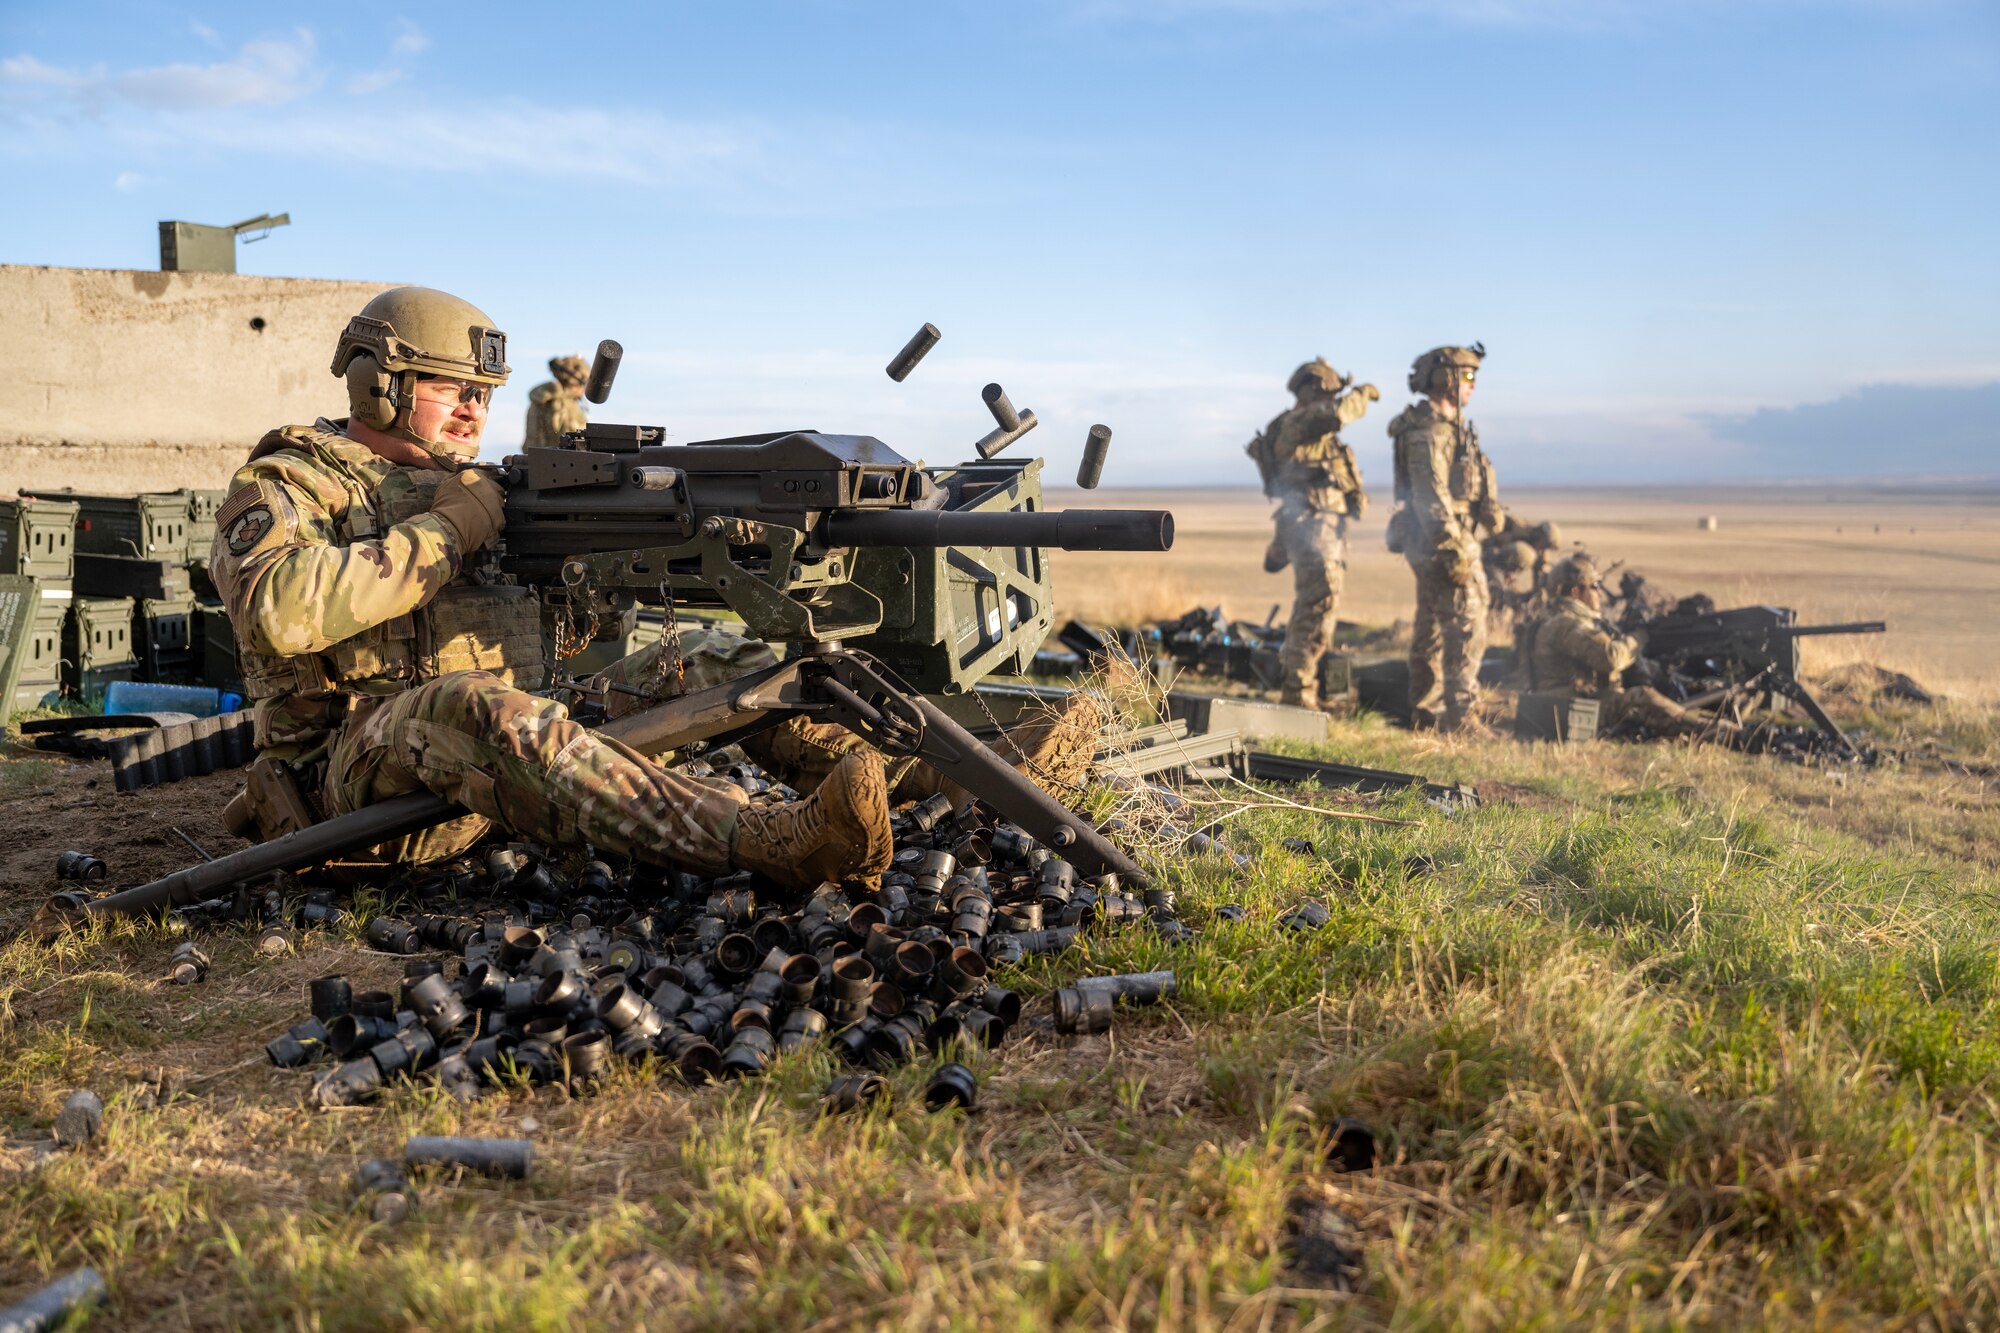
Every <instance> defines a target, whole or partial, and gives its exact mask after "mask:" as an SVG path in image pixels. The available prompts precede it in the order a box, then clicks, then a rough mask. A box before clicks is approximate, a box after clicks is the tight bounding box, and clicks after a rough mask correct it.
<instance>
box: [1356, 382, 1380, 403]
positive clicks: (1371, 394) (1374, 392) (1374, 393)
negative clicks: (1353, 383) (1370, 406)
mask: <svg viewBox="0 0 2000 1333" xmlns="http://www.w3.org/2000/svg"><path fill="white" fill-rule="evenodd" d="M1353 392H1355V393H1358V394H1360V395H1361V396H1362V397H1363V398H1366V399H1367V400H1368V401H1369V402H1371V403H1379V402H1381V401H1382V391H1381V390H1380V389H1378V388H1376V387H1375V386H1374V385H1372V384H1364V385H1362V386H1360V387H1359V388H1357V389H1355V390H1353Z"/></svg>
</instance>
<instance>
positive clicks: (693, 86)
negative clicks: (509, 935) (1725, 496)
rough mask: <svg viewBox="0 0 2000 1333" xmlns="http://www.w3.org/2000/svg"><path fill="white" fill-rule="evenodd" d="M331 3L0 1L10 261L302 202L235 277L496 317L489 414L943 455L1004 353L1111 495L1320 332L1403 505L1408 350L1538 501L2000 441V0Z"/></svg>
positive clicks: (4, 244) (1286, 369) (1166, 462)
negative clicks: (907, 371) (412, 296)
mask: <svg viewBox="0 0 2000 1333" xmlns="http://www.w3.org/2000/svg"><path fill="white" fill-rule="evenodd" d="M334 12H335V11H333V10H329V9H324V8H320V7H310V8H308V7H300V8H298V9H297V10H296V11H294V13H292V14H290V15H287V14H285V13H284V11H283V9H282V7H273V6H269V5H258V6H251V5H240V6H232V5H211V4H169V3H151V2H146V3H138V2H133V3H115V4H88V3H74V4H66V5H61V6H54V5H45V4H41V5H32V6H31V5H26V4H22V3H19V0H0V159H4V163H5V170H6V172H7V176H8V179H9V181H10V184H11V185H12V187H13V188H12V189H11V190H10V195H11V200H10V204H9V206H8V207H7V208H6V209H4V210H0V261H4V262H17V263H49V264H69V265H82V266H92V267H136V268H150V267H154V266H156V264H157V261H158V255H157V240H156V231H155V227H154V223H155V222H156V220H158V219H160V218H184V219H189V220H194V221H204V222H231V221H234V220H236V219H238V218H243V217H249V216H252V215H254V214H257V213H262V212H265V211H273V212H276V211H289V212H290V213H291V215H292V218H293V221H294V225H293V226H291V227H289V228H287V229H284V230H282V231H279V232H277V233H275V234H274V235H273V236H272V237H271V238H270V239H268V240H267V241H264V242H262V243H259V244H256V245H251V246H248V247H245V248H244V249H243V251H242V259H241V265H242V268H243V270H244V271H245V272H252V273H272V274H287V275H297V276H309V277H341V278H373V279H382V280H393V281H409V282H420V283H424V284H427V285H432V286H439V287H445V288H448V289H450V290H453V291H456V292H458V293H460V294H461V295H464V296H466V297H468V298H471V299H473V300H475V301H477V302H479V303H480V304H482V305H484V306H485V307H486V308H487V309H488V310H489V311H490V312H491V313H492V314H493V316H494V317H495V319H496V321H497V322H499V323H500V324H501V325H502V326H503V327H505V328H506V329H507V330H508V331H509V333H510V335H511V337H512V341H513V357H512V359H513V361H514V364H515V366H516V367H517V373H516V377H515V382H514V384H513V385H511V386H510V387H509V389H508V390H507V392H506V395H505V396H504V397H503V398H502V399H501V400H500V404H499V406H498V408H497V409H496V425H495V428H494V436H495V438H496V440H497V441H498V442H506V441H509V440H512V439H517V438H518V433H519V426H518V421H519V413H520V408H521V405H522V403H523V402H524V401H525V394H526V390H527V388H528V387H529V386H530V385H531V384H533V383H534V382H536V380H538V379H539V378H542V376H541V375H540V374H539V373H538V372H539V371H540V370H541V362H542V360H543V359H545V358H546V357H547V356H549V355H552V354H555V353H558V352H564V351H587V350H588V349H589V348H590V347H591V346H593V345H594V344H595V342H596V340H597V339H599V338H601V337H607V336H610V337H617V338H619V339H620V340H621V341H623V342H624V344H625V346H626V349H627V360H626V368H625V370H624V372H623V374H622V376H621V379H620V383H619V388H618V392H617V393H616V394H615V395H614V397H613V399H612V401H611V403H610V404H608V405H607V406H606V407H604V408H601V409H598V413H597V415H598V416H599V418H600V419H603V420H645V421H648V422H656V423H660V424H664V425H665V426H666V427H667V428H668V430H669V431H670V432H671V433H673V434H674V435H677V436H679V437H680V438H684V439H696V438H702V437H704V436H713V435H719V434H729V433H737V432H741V431H746V430H756V429H774V428H778V427H785V426H799V425H803V426H817V427H820V428H823V429H828V430H842V431H861V432H868V433H872V434H876V435H880V436H882V437H883V438H884V439H886V440H888V441H889V442H890V443H891V444H892V445H894V446H896V447H898V448H899V449H901V450H902V451H903V452H904V453H906V454H909V455H911V456H922V457H926V458H928V459H930V460H931V461H933V462H941V461H949V460H951V459H954V458H957V457H962V456H964V454H965V452H966V446H967V445H968V444H969V443H970V441H971V440H973V439H975V438H976V437H977V436H978V435H980V434H981V433H983V431H984V430H985V429H986V428H987V426H988V425H989V424H990V422H989V420H988V418H987V417H986V416H985V414H984V411H983V409H982V408H981V406H980V403H979V401H978V390H979V386H980V385H981V384H983V383H984V382H985V381H987V380H988V379H997V380H1000V381H1001V382H1002V383H1004V384H1005V385H1006V386H1007V388H1008V389H1009V391H1010V394H1011V396H1012V397H1013V399H1014V401H1015V402H1016V403H1018V404H1020V405H1023V406H1030V407H1034V408H1035V409H1036V410H1037V412H1038V414H1039V416H1040V417H1041V420H1042V422H1043V425H1042V427H1041V428H1040V429H1039V430H1038V431H1036V432H1035V433H1034V434H1033V435H1031V436H1029V437H1028V440H1027V441H1026V442H1024V444H1023V445H1020V446H1016V447H1017V448H1027V447H1028V446H1029V445H1032V446H1033V448H1034V449H1035V450H1036V451H1038V452H1041V453H1044V454H1046V455H1047V456H1048V458H1049V460H1050V466H1051V471H1052V474H1053V475H1056V476H1063V475H1066V474H1069V473H1070V472H1072V471H1073V469H1074V466H1075V460H1076V458H1077V455H1078V453H1079V451H1080V449H1081V445H1082V442H1083V438H1084V434H1085V431H1086V429H1087V428H1088V426H1089V425H1090V424H1091V423H1092V422H1094V421H1103V422H1105V423H1107V424H1109V425H1111V426H1112V427H1113V429H1114V431H1115V432H1116V436H1115V439H1114V442H1113V449H1112V462H1111V465H1110V467H1109V469H1108V470H1107V473H1106V480H1107V484H1124V485H1138V484H1174V483H1184V484H1218V483H1224V484H1226V483H1239V484H1241V483H1247V482H1249V481H1250V480H1251V477H1250V473H1249V470H1248V463H1247V461H1246V460H1245V459H1244V458H1243V456H1242V452H1241V449H1242V443H1243V441H1244V440H1245V439H1247V438H1248V436H1249V434H1250V433H1251V431H1252V430H1254V429H1255V428H1256V427H1257V426H1259V425H1260V424H1262V422H1263V421H1265V420H1266V419H1268V418H1269V417H1270V415H1271V414H1272V413H1274V412H1275V411H1277V410H1278V409H1279V408H1280V407H1281V406H1283V404H1284V402H1285V396H1284V394H1283V384H1284V381H1285V379H1286V377H1287V376H1288V375H1289V373H1290V371H1291V370H1292V368H1293V367H1294V366H1295V365H1297V364H1298V363H1299V362H1300V361H1302V360H1305V359H1308V358H1310V357H1312V356H1313V355H1316V354H1324V355H1325V356H1327V357H1328V358H1329V359H1330V360H1332V361H1333V362H1334V363H1335V364H1336V365H1337V366H1340V367H1341V368H1342V369H1346V370H1351V371H1354V372H1357V373H1358V374H1359V375H1360V376H1362V377H1363V378H1366V379H1370V380H1373V381H1375V382H1376V383H1377V384H1379V385H1380V386H1381V388H1382V390H1383V395H1384V398H1383V402H1382V403H1381V404H1380V405H1379V406H1378V407H1377V408H1376V409H1375V410H1374V412H1373V413H1371V415H1370V416H1369V417H1367V418H1365V419H1364V420H1363V421H1362V422H1360V423H1359V424H1358V425H1357V426H1356V427H1353V428H1351V432H1352V436H1353V438H1354V440H1355V442H1356V443H1357V445H1359V446H1360V447H1361V450H1362V457H1363V462H1364V466H1365V467H1366V468H1367V470H1368V471H1369V472H1370V474H1371V480H1373V481H1375V482H1377V483H1381V484H1386V470H1387V467H1386V436H1385V434H1384V433H1383V425H1384V423H1385V422H1386V421H1387V419H1388V417H1389V415H1391V413H1392V412H1393V410H1394V409H1395V408H1396V407H1397V406H1398V405H1400V404H1401V403H1402V402H1403V401H1404V400H1405V399H1406V398H1407V394H1406V392H1405V390H1404V387H1403V378H1402V377H1403V375H1404V373H1405V371H1406V370H1407V367H1408V365H1409V362H1410V359H1411V358H1412V356H1414V355H1415V354H1416V353H1417V352H1420V351H1422V350H1423V349H1424V348H1426V347H1429V346H1432V345H1435V344H1438V343H1442V342H1466V341H1470V340H1473V339H1481V340H1483V341H1484V342H1485V343H1486V345H1487V347H1488V348H1489V351H1490V356H1489V359H1488V362H1487V367H1486V369H1487V373H1486V375H1485V376H1484V377H1483V378H1482V382H1481V386H1480V395H1479V398H1478V400H1477V401H1476V403H1475V416H1476V417H1477V418H1478V420H1479V421H1480V425H1481V433H1482V437H1483V438H1484V439H1485V441H1486V442H1487V444H1488V446H1489V449H1490V450H1491V451H1492V452H1493V454H1494V455H1495V458H1496V460H1497V462H1498V465H1499V467H1500V469H1501V475H1502V479H1503V483H1504V482H1505V481H1506V480H1507V479H1508V478H1510V477H1511V478H1513V479H1516V480H1519V481H1542V482H1546V481H1561V480H1578V481H1599V480H1614V479H1632V480H1648V479H1667V478H1680V479H1685V478H1688V477H1704V476H1740V475H1826V474H1867V473H1872V472H1879V471H1902V472H1922V471H1932V472H1951V473H1963V472H1965V471H1967V470H1979V471H2000V463H1994V462H1992V461H1991V460H1993V459H1995V458H1996V457H2000V451H1996V449H1995V446H1996V445H2000V439H1996V438H1995V434H1994V431H1993V430H1992V428H1990V427H1989V426H1988V425H1987V424H1986V421H1987V420H1990V418H1988V417H1987V416H1986V415H1985V414H1984V413H1980V414H1977V416H1976V417H1975V418H1973V419H1968V418H1967V414H1966V412H1965V410H1964V409H1965V405H1966V404H1968V403H1978V402H1983V401H1986V400H1988V399H1990V397H1991V395H1983V396H1982V395H1981V394H1979V393H1976V392H1975V393H1972V394H1968V393H1967V391H1968V390H1978V389H1979V388H1980V386H1985V385H1990V384H1993V383H1995V382H2000V319H1996V317H1995V310H1996V308H2000V257H1997V256H2000V246H1996V244H1995V240H1994V235H1995V232H1996V230H2000V228H1996V227H1995V223H1994V218H1995V215H1996V204H2000V166H1996V163H2000V150H1996V138H2000V135H1996V130H2000V5H1996V4H1995V3H1993V0H1903V2H1902V3H1887V2H1886V0H1733V2H1732V3H1720V2H1717V3H1710V2H1709V0H1654V3H1646V4H1640V3H1628V2H1627V0H1597V2H1595V3H1591V2H1588V0H1409V2H1407V3H1391V2H1390V0H1318V2H1315V0H1151V2H1150V3H1140V2H1139V0H1078V2H1077V3H1053V2H1051V3H1024V4H1016V5H995V4H980V5H975V4H955V3H942V2H934V3H929V4H912V5H901V4H888V3H858V2H857V3H834V2H831V0H829V2H827V3H772V4H747V3H746V4H733V5H715V4H705V5H661V6H644V7H641V6H633V5H619V4H599V5H591V6H577V7H576V8H575V9H573V10H570V11H568V12H565V11H564V10H563V9H562V8H561V7H560V6H550V5H546V4H543V5H534V6H524V5H512V4H506V3H489V4H487V5H484V6H480V7H475V8H463V7H453V8H449V9H447V8H443V7H437V6H428V5H422V4H411V5H408V6H406V7H405V8H403V9H400V10H398V9H395V8H388V9H380V10H376V9H364V8H355V9H350V10H347V11H344V12H345V13H346V14H347V15H349V17H343V18H341V19H338V20H336V19H334V18H332V17H330V15H331V14H333V13H334ZM472 13H476V14H478V15H480V16H481V21H479V22H476V23H473V22H468V21H467V20H466V18H465V16H466V15H467V14H472ZM924 320H930V321H933V322H935V323H936V324H938V325H939V326H940V327H941V328H942V329H943V330H944V334H945V337H944V341H943V343H942V344H941V345H940V346H939V347H938V349H937V350H936V351H935V352H934V353H932V355H931V357H930V359H929V360H927V361H926V362H925V363H924V365H923V366H922V367H921V368H920V369H919V370H918V371H917V372H916V374H914V375H913V376H912V377H911V379H910V381H909V382H908V383H906V384H903V385H900V386H899V385H895V384H892V383H891V382H890V381H889V380H888V379H887V378H886V377H885V376H884V375H883V374H882V371H881V367H882V364H883V363H884V362H885V361H887V360H888V358H889V356H890V355H891V353H893V352H894V351H895V349H896V348H897V347H898V346H900V345H901V343H902V342H903V340H904V339H905V338H906V337H907V336H908V335H909V333H910V332H911V331H912V330H913V329H914V328H915V327H916V326H917V325H918V324H919V323H921V322H923V321H924ZM332 332H333V331H331V330H329V339H331V337H332ZM328 383H329V390H330V393H329V399H330V402H331V401H333V398H334V395H333V393H332V390H333V388H334V387H335V386H334V384H333V381H331V379H329V381H328ZM1886 387H1893V389H1894V393H1893V394H1890V395H1889V396H1888V397H1884V396H1883V390H1884V388H1886ZM1850 402H1864V403H1866V404H1869V405H1871V407H1872V408H1879V407H1880V405H1881V404H1883V403H1895V404H1901V405H1902V408H1901V411H1900V412H1889V413H1885V412H1883V411H1880V410H1870V411H1866V412H1849V411H1846V410H1844V408H1843V407H1842V404H1843V403H1850ZM1777 421H1787V422H1792V423H1795V424H1794V425H1792V426H1787V427H1784V428H1773V423H1774V422H1777ZM1885 421H1886V423H1887V425H1886V428H1885V424H1884V423H1885ZM1903 421H1908V422H1909V423H1910V426H1911V428H1910V430H1909V437H1910V438H1908V439H1907V440H1905V439H1896V438H1884V436H1885V433H1886V434H1887V435H1889V436H1895V435H1896V434H1897V431H1896V426H1897V425H1898V423H1899V422H1903ZM1799 422H1804V423H1807V425H1808V426H1809V427H1810V428H1809V429H1806V428H1800V427H1798V426H1797V425H1796V423H1799ZM1864 423H1865V429H1864ZM1947 437H1948V438H1947ZM1968 459H1970V460H1973V461H1974V463H1975V464H1976V465H1978V464H1983V466H1975V467H1974V468H1972V469H1968V467H1967V460H1968Z"/></svg>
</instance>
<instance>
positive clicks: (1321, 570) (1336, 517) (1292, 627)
mask: <svg viewBox="0 0 2000 1333" xmlns="http://www.w3.org/2000/svg"><path fill="white" fill-rule="evenodd" d="M1352 384H1353V379H1352V377H1350V376H1346V375H1342V374H1341V373H1340V372H1339V371H1337V370H1335V369H1334V368H1333V367H1332V366H1330V365H1328V364H1327V363H1326V358H1325V357H1320V358H1318V359H1316V360H1313V361H1309V362H1307V363H1306V364H1305V365H1303V366H1300V367H1299V368H1298V369H1297V370H1296V371H1294V372H1293V373H1292V378H1291V379H1290V380H1289V381H1288V382H1287V383H1286V385H1285V387H1286V388H1287V389H1288V390H1290V391H1291V393H1292V395H1293V397H1294V399H1295V400H1296V401H1294V403H1293V404H1292V406H1291V407H1289V408H1287V409H1286V410H1285V411H1283V412H1280V413H1279V414H1278V415H1277V416H1275V417H1273V418H1272V419H1271V424H1270V425H1268V426H1266V427H1265V428H1264V429H1263V430H1262V431H1260V432H1259V433H1258V434H1257V436H1256V438H1254V439H1252V440H1251V441H1250V444H1249V445H1248V447H1247V448H1246V449H1245V452H1246V453H1248V454H1249V455H1250V457H1251V458H1252V459H1253V460H1255V462H1256V464H1257V471H1258V473H1259V475H1260V476H1261V477H1262V478H1263V482H1264V494H1265V495H1267V496H1270V497H1271V498H1272V499H1274V500H1276V501H1278V509H1277V513H1276V514H1275V515H1273V523H1274V525H1275V528H1276V533H1275V535H1274V536H1273V538H1272V541H1271V545H1270V547H1269V548H1268V549H1266V551H1265V553H1264V570H1265V572H1266V573H1270V574H1275V573H1277V572H1278V571H1279V570H1281V569H1283V568H1284V567H1285V566H1286V565H1288V564H1289V565H1290V566H1291V567H1292V619H1291V623H1290V624H1289V625H1288V626H1287V627H1286V629H1285V646H1284V648H1283V649H1282V650H1281V651H1280V653H1279V655H1278V663H1279V669H1280V671H1281V673H1282V677H1283V680H1282V686H1281V688H1282V691H1283V696H1282V697H1283V699H1284V702H1286V703H1288V704H1296V705H1300V706H1303V707H1307V708H1311V707H1314V706H1315V705H1317V704H1318V702H1319V663H1320V658H1321V657H1323V656H1324V655H1325V654H1326V651H1327V649H1329V648H1331V647H1332V646H1333V630H1334V624H1335V621H1336V619H1337V618H1338V611H1339V606H1340V585H1341V578H1342V575H1343V574H1344V572H1345V570H1346V568H1347V520H1348V519H1349V518H1360V517H1361V516H1362V515H1363V514H1364V513H1366V512H1367V509H1368V497H1367V495H1366V494H1365V493H1363V491H1362V489H1361V469H1360V468H1359V467H1358V466H1357V465H1356V464H1355V461H1354V451H1353V450H1352V449H1350V448H1349V447H1348V446H1347V445H1346V444H1345V443H1344V442H1343V441H1342V440H1341V438H1340V428H1341V427H1342V426H1345V425H1346V424H1347V423H1348V422H1350V421H1357V420H1359V419H1360V417H1361V415H1362V413H1364V412H1366V411H1367V410H1368V404H1370V403H1372V402H1375V401H1377V400H1379V399H1380V398H1381V396H1382V395H1381V393H1380V392H1379V391H1378V390H1377V389H1376V388H1375V386H1374V385H1372V384H1363V385H1360V386H1358V387H1350V386H1351V385H1352Z"/></svg>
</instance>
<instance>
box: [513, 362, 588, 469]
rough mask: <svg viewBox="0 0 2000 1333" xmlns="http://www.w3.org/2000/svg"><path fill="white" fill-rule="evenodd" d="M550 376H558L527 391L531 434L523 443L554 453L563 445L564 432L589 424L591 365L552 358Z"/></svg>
mask: <svg viewBox="0 0 2000 1333" xmlns="http://www.w3.org/2000/svg"><path fill="white" fill-rule="evenodd" d="M549 374H551V375H554V376H555V379H554V380H553V381H551V382H550V383H548V384H537V385H536V386H535V387H534V388H533V389H530V390H529V391H528V432H527V437H526V438H525V439H523V440H522V441H521V443H522V445H523V446H524V447H526V448H529V449H552V448H554V447H555V446H557V445H559V444H561V443H562V437H563V434H564V432H566V431H572V430H582V429H583V428H584V427H585V426H587V425H589V424H590V419H589V418H588V417H586V416H585V415H584V411H583V385H584V381H585V380H588V379H589V378H590V364H589V363H588V362H586V361H585V360H584V359H583V358H582V357H580V356H554V357H550V358H549Z"/></svg>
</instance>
